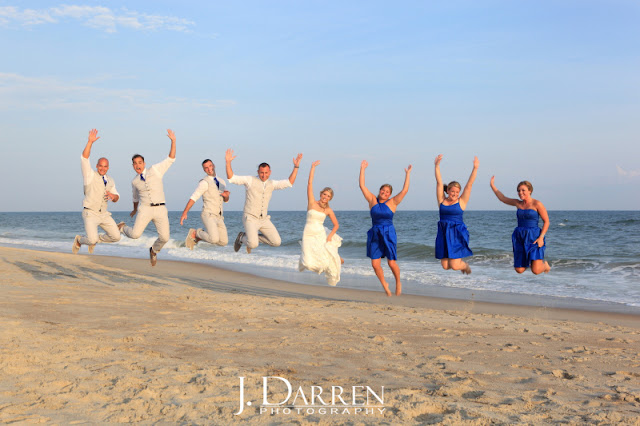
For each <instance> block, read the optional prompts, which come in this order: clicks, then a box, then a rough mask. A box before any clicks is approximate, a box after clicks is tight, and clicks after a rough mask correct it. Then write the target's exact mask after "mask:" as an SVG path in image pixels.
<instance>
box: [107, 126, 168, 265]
mask: <svg viewBox="0 0 640 426" xmlns="http://www.w3.org/2000/svg"><path fill="white" fill-rule="evenodd" d="M167 136H169V139H171V149H170V150H169V156H168V157H167V158H165V159H164V160H162V161H161V162H159V163H157V164H154V165H153V166H151V167H149V168H148V169H147V167H146V164H145V162H144V157H143V156H142V155H140V154H136V155H134V156H133V158H132V159H131V160H132V162H133V170H135V172H136V177H134V178H133V180H132V181H131V187H132V189H133V211H132V212H131V213H130V214H129V216H131V217H134V216H136V214H137V216H136V221H135V223H134V225H133V228H132V227H130V226H125V224H124V222H120V223H119V224H118V228H120V230H121V231H122V233H123V234H124V235H126V236H127V237H129V238H133V239H136V238H140V236H141V235H142V233H143V232H144V230H145V228H146V227H147V225H148V224H149V222H153V224H154V225H155V226H156V230H157V231H158V238H157V239H156V241H155V242H154V243H153V245H152V246H151V247H149V260H150V261H151V266H156V263H157V261H158V259H157V254H158V253H159V252H160V250H162V247H164V245H165V244H166V243H167V241H169V237H170V235H169V212H168V211H167V207H166V206H165V198H164V185H163V183H162V177H163V176H164V174H165V173H166V172H167V170H169V167H171V165H172V164H173V163H174V162H175V161H176V136H175V134H174V133H173V131H172V130H171V129H169V130H167Z"/></svg>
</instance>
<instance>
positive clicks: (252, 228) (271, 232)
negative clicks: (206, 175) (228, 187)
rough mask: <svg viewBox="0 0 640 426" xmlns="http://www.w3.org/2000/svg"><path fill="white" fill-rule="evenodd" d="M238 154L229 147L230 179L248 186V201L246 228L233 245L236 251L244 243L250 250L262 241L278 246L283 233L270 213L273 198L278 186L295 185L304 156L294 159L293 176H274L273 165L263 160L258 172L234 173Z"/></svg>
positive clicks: (246, 200)
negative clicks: (248, 173)
mask: <svg viewBox="0 0 640 426" xmlns="http://www.w3.org/2000/svg"><path fill="white" fill-rule="evenodd" d="M235 158H236V157H235V156H234V155H233V150H231V149H228V150H227V152H226V155H225V160H226V165H227V178H228V179H229V182H230V183H234V184H237V185H244V186H245V188H246V189H247V194H246V199H245V202H244V212H243V215H242V223H243V225H244V232H240V233H239V234H238V237H237V238H236V241H235V243H234V245H233V249H234V250H235V251H238V250H240V247H241V246H242V244H245V245H246V247H247V253H251V250H252V249H254V248H256V247H258V241H262V242H263V243H265V244H268V245H270V246H274V247H277V246H279V245H280V243H281V239H280V234H279V233H278V230H277V229H276V227H275V226H274V225H273V223H271V216H269V215H268V214H267V211H268V208H269V201H270V200H271V195H272V194H273V191H274V190H277V189H285V188H291V187H292V186H293V183H294V182H295V181H296V176H298V168H299V167H300V161H301V160H302V154H298V155H297V157H296V158H294V159H293V171H292V172H291V175H290V176H289V179H284V180H271V179H269V177H270V176H271V166H269V165H268V164H267V163H262V164H260V165H259V166H258V176H237V175H234V174H233V170H232V169H231V162H232V161H233V160H234V159H235Z"/></svg>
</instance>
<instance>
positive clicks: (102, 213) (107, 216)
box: [71, 129, 120, 254]
mask: <svg viewBox="0 0 640 426" xmlns="http://www.w3.org/2000/svg"><path fill="white" fill-rule="evenodd" d="M98 139H100V136H98V131H97V130H96V129H93V130H91V131H90V132H89V140H88V141H87V145H86V146H85V147H84V151H82V156H81V157H80V166H81V168H82V180H83V183H84V200H83V201H82V207H83V210H82V220H83V221H84V229H85V232H86V233H87V235H85V236H80V235H76V238H75V239H74V240H73V246H72V247H71V251H72V252H73V253H74V254H75V253H78V250H80V246H82V244H85V245H86V246H87V247H88V249H89V253H93V249H94V247H95V246H96V244H97V243H99V242H102V243H114V242H116V241H120V231H119V230H118V226H117V225H116V222H115V221H114V220H113V218H112V217H111V213H109V212H108V211H107V202H108V201H111V202H113V203H115V202H117V201H118V200H119V199H120V194H118V191H117V190H116V183H115V182H114V180H113V178H112V177H111V176H108V175H107V172H108V171H109V160H107V159H106V158H104V157H102V158H100V159H99V160H98V164H97V165H96V170H95V171H94V170H92V169H91V162H90V161H89V156H90V155H91V147H92V146H93V143H94V142H95V141H97V140H98ZM98 226H99V227H101V228H102V229H104V231H105V232H106V234H100V235H98Z"/></svg>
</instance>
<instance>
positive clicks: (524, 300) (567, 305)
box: [0, 245, 640, 318]
mask: <svg viewBox="0 0 640 426" xmlns="http://www.w3.org/2000/svg"><path fill="white" fill-rule="evenodd" d="M2 248H7V249H10V250H25V251H34V252H45V253H60V254H68V253H61V252H59V251H56V250H35V249H30V248H18V247H8V246H3V245H0V249H2ZM79 256H87V257H88V258H91V259H94V260H95V261H96V263H98V264H103V265H108V266H115V267H117V266H118V265H119V263H121V262H129V261H134V262H140V265H141V266H142V267H147V266H148V267H150V266H149V262H148V260H147V259H146V258H143V257H120V256H113V255H103V254H99V253H98V254H94V255H89V254H82V253H81V254H79ZM100 259H103V260H102V261H100ZM109 259H112V260H109ZM101 262H102V263H101ZM163 263H168V264H176V265H181V264H184V265H199V266H201V267H204V268H211V270H215V271H224V273H229V274H239V275H242V276H246V279H247V280H249V281H253V280H255V279H263V280H266V281H267V282H268V281H269V280H272V281H277V282H280V283H282V284H283V285H287V286H294V287H292V288H291V290H292V291H299V292H300V293H301V294H304V295H308V296H318V295H321V294H322V295H323V294H325V291H329V292H331V291H334V292H335V293H333V294H338V295H341V294H343V293H341V292H345V293H344V294H346V295H348V298H349V299H348V300H349V301H359V300H360V299H362V300H361V301H366V302H372V301H374V300H375V301H376V302H378V299H377V295H378V293H381V294H382V289H381V288H380V290H379V291H378V286H379V283H378V281H377V278H375V276H372V277H367V278H362V277H359V278H353V277H352V279H351V281H352V282H354V283H355V285H352V286H350V287H341V286H340V283H338V285H337V286H336V287H331V286H327V285H325V284H323V282H324V276H319V275H317V274H313V273H309V272H308V271H305V272H303V273H301V272H298V271H284V270H279V269H277V268H274V267H263V269H268V270H266V271H264V272H263V274H262V275H257V274H252V273H251V272H247V269H248V267H247V266H246V265H244V264H229V265H214V264H212V263H211V261H210V260H201V259H181V260H176V259H159V261H158V265H157V267H158V266H161V265H162V264H163ZM345 275H347V276H348V274H345ZM318 277H321V278H320V279H318ZM305 281H306V282H305ZM309 281H311V282H309ZM313 281H315V282H313ZM374 281H375V283H374V284H375V289H372V288H371V286H368V287H365V285H362V283H365V282H366V283H369V282H374ZM258 282H259V281H258ZM358 284H360V285H358ZM390 285H391V288H392V289H393V288H394V284H392V283H390ZM295 286H301V287H300V288H299V289H298V290H296V288H297V287H295ZM307 287H315V288H317V289H316V290H304V289H305V288H307ZM412 291H414V292H412ZM360 292H364V293H363V294H362V295H360V296H359V294H360ZM321 297H324V296H321ZM396 297H397V296H395V295H394V296H392V297H390V298H387V297H386V296H385V297H383V298H382V300H383V301H384V300H387V301H388V302H383V303H389V304H394V305H398V306H411V307H425V308H429V309H433V308H435V306H456V304H458V303H460V302H465V303H470V304H473V303H478V304H481V305H484V304H486V305H489V306H495V308H492V309H495V310H497V311H501V312H502V311H504V312H513V313H519V312H520V310H521V309H523V308H526V309H527V310H529V309H534V310H535V309H542V310H569V311H575V312H593V313H601V314H620V315H629V316H631V317H634V316H636V317H638V318H640V307H636V306H630V305H625V304H622V303H616V302H607V301H601V300H591V299H579V298H574V297H560V296H546V295H537V294H526V293H515V292H512V293H508V292H499V291H491V290H475V289H466V288H456V287H443V286H431V287H420V288H419V289H418V290H417V291H416V290H415V289H413V288H411V287H407V286H406V285H405V286H404V288H403V294H402V295H401V296H400V298H401V299H402V300H403V301H404V299H405V298H417V299H416V300H423V299H422V298H424V301H423V302H422V303H417V302H413V305H415V306H413V305H411V304H406V305H405V304H404V302H399V303H396V302H393V300H394V299H395V298H396ZM430 299H432V300H434V301H437V303H435V302H434V303H429V302H427V301H428V300H430ZM389 301H391V302H389ZM483 312H489V308H487V309H486V310H484V311H483Z"/></svg>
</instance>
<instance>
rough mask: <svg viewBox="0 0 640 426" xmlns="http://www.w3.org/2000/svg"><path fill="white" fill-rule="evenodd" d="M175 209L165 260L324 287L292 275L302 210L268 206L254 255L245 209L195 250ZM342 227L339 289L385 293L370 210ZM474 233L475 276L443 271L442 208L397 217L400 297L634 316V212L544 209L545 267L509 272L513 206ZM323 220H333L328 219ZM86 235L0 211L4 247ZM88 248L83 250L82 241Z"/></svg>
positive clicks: (65, 245)
mask: <svg viewBox="0 0 640 426" xmlns="http://www.w3.org/2000/svg"><path fill="white" fill-rule="evenodd" d="M180 215H181V212H170V213H169V219H170V222H171V240H170V241H169V242H168V243H167V245H166V246H165V248H164V249H163V250H162V252H161V253H160V254H159V255H158V260H159V262H162V261H163V260H165V259H172V260H181V261H188V262H198V263H205V264H210V265H213V266H216V267H222V268H226V269H231V270H235V271H242V272H249V273H252V274H255V275H260V276H266V277H270V278H278V279H284V280H287V281H293V282H298V283H304V284H310V285H326V281H325V279H324V277H323V276H318V275H317V274H315V273H312V272H309V271H305V272H298V269H297V266H298V258H299V255H300V244H299V241H300V239H301V237H302V230H303V228H304V223H305V218H306V212H304V211H274V212H271V220H272V222H273V223H274V224H275V225H276V227H277V228H278V230H279V232H280V235H281V237H282V245H281V246H280V247H269V246H264V245H262V244H261V245H260V246H259V247H258V248H257V249H255V250H254V251H253V253H252V254H247V253H246V251H245V250H244V247H243V248H242V249H241V250H240V252H238V253H235V252H234V251H233V241H234V240H235V237H236V235H237V233H238V232H239V231H241V230H242V221H241V219H242V217H241V215H242V213H241V212H225V223H226V224H227V229H228V231H229V245H227V246H226V247H217V246H212V245H210V244H207V243H204V242H200V243H199V244H198V245H197V246H196V248H195V249H194V250H193V251H191V250H188V249H187V248H186V247H185V246H184V239H185V236H186V234H187V231H188V230H189V228H197V227H201V226H202V224H201V223H200V212H196V211H192V212H190V214H189V219H188V220H187V221H186V222H185V225H184V226H182V227H181V226H180V224H179V223H180ZM336 216H337V218H338V220H339V222H340V230H339V232H338V234H339V235H340V236H341V237H342V238H343V239H344V240H343V244H342V247H341V248H340V255H341V256H342V257H343V258H344V260H345V264H344V265H343V269H342V277H341V281H340V283H338V286H339V287H349V288H358V289H369V290H376V291H382V287H381V286H380V283H379V282H378V280H377V278H376V277H375V275H374V273H373V269H372V268H371V264H370V260H369V259H368V258H367V257H366V233H367V230H368V229H369V228H370V226H371V219H370V217H369V213H368V212H367V211H364V210H363V211H338V212H336ZM113 217H114V219H115V221H116V222H119V221H125V222H126V223H127V224H129V225H132V224H133V220H132V219H131V218H129V214H128V212H113ZM464 217H465V223H466V224H467V227H468V229H469V233H470V235H471V239H470V247H471V249H472V250H473V256H472V257H471V258H468V259H467V261H468V262H469V264H470V266H471V268H472V274H471V275H468V276H467V275H463V274H461V273H460V272H454V271H444V270H443V269H442V268H441V266H440V262H439V261H438V260H437V259H435V258H434V242H435V237H436V230H437V227H436V224H437V221H438V213H437V212H436V211H404V210H402V209H401V208H400V209H399V210H398V212H397V213H396V215H395V217H394V223H395V227H396V231H397V235H398V264H399V266H400V270H401V277H402V281H403V292H404V293H405V294H416V295H428V296H438V297H454V298H463V299H469V300H478V301H495V302H511V303H524V304H528V305H534V306H536V305H537V306H542V307H574V308H584V309H594V310H604V311H612V312H633V313H640V244H638V238H639V237H640V212H638V211H550V212H549V218H550V221H551V227H550V229H549V231H548V233H547V236H546V243H547V249H546V254H545V256H546V259H547V260H548V261H549V263H550V264H551V272H550V273H549V274H541V275H538V276H535V275H533V274H532V273H531V272H530V271H528V270H527V272H525V273H524V274H522V275H519V274H517V273H516V272H515V271H514V270H513V263H512V262H513V255H512V251H511V233H512V231H513V228H514V227H515V226H516V211H515V209H513V210H510V211H467V212H465V215H464ZM325 225H326V226H331V224H330V221H329V220H328V219H327V222H326V223H325ZM83 233H84V225H83V222H82V217H81V211H77V212H54V213H35V212H28V213H14V212H11V213H0V245H2V246H5V247H19V248H28V249H35V250H45V251H55V252H63V253H70V252H71V246H72V243H73V238H74V236H75V235H76V234H83ZM154 240H155V227H154V226H153V224H152V223H150V224H149V226H148V227H147V230H146V231H145V233H144V235H143V236H142V237H141V238H140V239H138V240H130V239H128V238H127V237H125V236H123V237H122V240H121V241H120V242H118V243H115V244H99V245H97V246H96V249H95V252H94V255H97V256H99V255H108V256H121V257H137V258H147V257H148V247H149V246H150V245H151V244H152V242H153V241H154ZM81 253H86V247H84V246H83V247H82V248H81ZM383 266H384V268H385V271H386V274H387V277H388V278H387V281H388V282H389V283H390V286H391V289H392V291H393V289H394V280H393V276H392V275H391V271H390V270H389V268H388V267H387V265H386V262H385V261H384V260H383Z"/></svg>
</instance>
